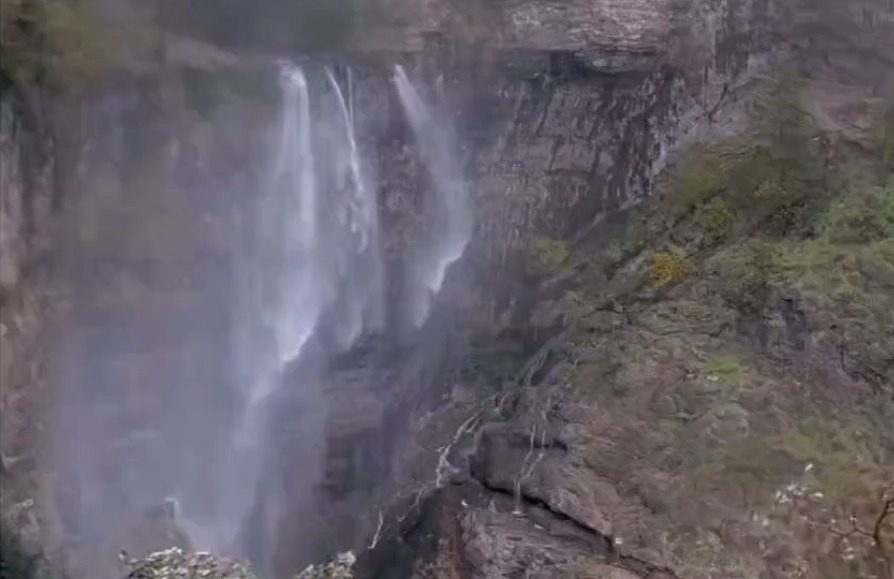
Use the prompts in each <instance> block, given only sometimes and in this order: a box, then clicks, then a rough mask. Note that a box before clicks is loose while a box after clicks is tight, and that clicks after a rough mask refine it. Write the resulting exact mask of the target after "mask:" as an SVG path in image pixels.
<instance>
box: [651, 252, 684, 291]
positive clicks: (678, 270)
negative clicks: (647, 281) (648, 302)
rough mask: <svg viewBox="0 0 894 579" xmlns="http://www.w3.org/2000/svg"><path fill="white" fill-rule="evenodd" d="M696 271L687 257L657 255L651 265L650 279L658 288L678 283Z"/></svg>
mask: <svg viewBox="0 0 894 579" xmlns="http://www.w3.org/2000/svg"><path fill="white" fill-rule="evenodd" d="M693 271H694V268H693V266H692V263H691V262H690V261H689V260H688V259H686V257H684V256H681V255H677V254H675V253H656V254H653V255H652V259H651V261H650V263H649V277H650V278H651V279H652V282H653V283H654V284H655V285H657V286H659V287H660V286H664V285H668V284H672V283H677V282H679V281H680V280H682V279H684V278H685V277H687V276H688V275H690V274H691V273H692V272H693Z"/></svg>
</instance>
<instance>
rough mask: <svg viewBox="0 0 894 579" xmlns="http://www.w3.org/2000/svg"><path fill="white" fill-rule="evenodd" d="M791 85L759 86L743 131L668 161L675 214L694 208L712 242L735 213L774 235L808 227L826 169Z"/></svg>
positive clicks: (824, 188) (810, 123)
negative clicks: (759, 91)
mask: <svg viewBox="0 0 894 579" xmlns="http://www.w3.org/2000/svg"><path fill="white" fill-rule="evenodd" d="M794 89H795V87H794V86H793V85H790V84H788V83H785V82H779V83H776V84H773V85H771V86H769V87H767V88H765V89H764V91H763V92H761V93H760V94H759V95H758V96H757V97H756V98H755V101H754V104H753V107H752V110H751V112H750V122H749V128H748V130H747V131H746V132H745V134H744V135H742V136H741V137H735V138H726V139H722V140H719V141H716V142H715V143H713V144H711V145H709V146H700V147H698V148H694V149H692V150H691V151H689V152H688V153H687V154H685V155H684V156H683V157H682V158H681V159H680V160H679V161H678V162H677V163H676V164H675V165H674V166H673V167H672V169H671V170H670V171H669V175H668V176H667V177H666V182H665V187H664V192H665V199H666V200H667V202H668V204H669V206H670V208H671V210H672V212H673V213H675V214H677V215H679V214H681V213H688V212H691V211H694V210H695V211H697V212H698V213H699V215H700V217H699V219H700V220H702V221H703V227H704V229H705V233H706V234H707V235H708V237H709V239H710V238H712V237H713V238H714V239H713V240H716V238H717V236H722V235H723V234H725V233H726V228H727V227H729V225H731V224H732V222H733V220H734V217H740V216H741V217H743V218H744V219H745V223H746V224H748V225H751V226H752V227H759V228H761V229H763V230H764V231H765V232H766V233H770V234H774V235H789V234H795V235H804V234H806V233H809V232H811V231H812V223H813V218H814V217H815V216H816V215H818V214H819V213H820V209H821V208H822V204H823V203H824V202H825V200H826V193H827V191H828V186H827V182H828V171H827V168H826V165H825V159H824V157H823V153H824V152H825V151H824V149H822V146H821V145H822V144H823V143H824V141H823V139H821V138H819V137H820V133H819V131H818V130H817V129H816V127H815V125H814V123H813V119H812V118H811V117H810V115H809V114H808V113H807V112H806V110H805V109H804V108H803V107H802V106H801V105H800V102H799V100H798V97H797V92H796V91H795V90H794ZM713 240H712V241H713Z"/></svg>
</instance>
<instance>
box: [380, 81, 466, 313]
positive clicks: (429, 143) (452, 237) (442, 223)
mask: <svg viewBox="0 0 894 579" xmlns="http://www.w3.org/2000/svg"><path fill="white" fill-rule="evenodd" d="M394 84H395V87H396V88H397V93H398V96H399V97H400V101H401V104H402V106H403V109H404V111H405V113H406V115H407V119H408V120H409V122H410V126H411V127H412V129H413V133H414V135H415V137H416V142H417V144H418V146H419V149H420V152H421V154H422V158H423V160H424V162H425V164H426V167H427V168H428V170H429V173H430V174H431V178H432V181H433V185H434V189H435V191H434V195H432V197H431V199H430V201H431V202H432V210H431V215H432V219H433V223H432V224H431V226H430V231H431V233H432V235H431V239H430V242H429V245H428V247H427V248H426V251H425V252H423V255H422V256H421V257H420V259H419V260H418V261H417V263H416V264H415V270H416V271H415V275H416V278H417V279H416V281H417V282H419V283H421V284H422V285H423V291H422V292H420V294H419V295H417V296H416V303H415V306H416V307H415V311H414V312H413V317H414V320H413V321H414V322H415V324H416V326H417V327H418V326H420V325H421V324H422V323H423V322H424V321H425V319H426V318H427V316H428V312H429V310H430V308H431V305H430V302H431V298H432V297H433V295H436V294H437V293H438V292H439V291H440V289H441V286H442V285H443V283H444V277H445V275H446V273H447V269H448V268H449V267H450V265H451V264H452V263H454V262H455V261H456V260H458V259H459V258H460V257H461V256H462V254H463V251H465V248H466V245H467V244H468V242H469V239H470V237H471V234H472V223H473V219H472V210H471V204H470V199H469V191H468V186H467V184H466V181H465V179H464V175H463V170H462V167H461V165H460V163H459V159H458V158H457V150H456V148H455V147H454V144H453V139H452V136H451V135H450V133H449V131H448V130H447V129H446V127H445V126H444V125H443V124H441V123H439V122H437V120H436V119H435V118H434V115H433V113H432V110H431V108H430V107H429V106H428V105H427V104H426V103H425V101H424V100H423V98H422V96H421V95H420V94H419V91H417V90H416V88H415V87H414V86H413V83H412V82H411V81H410V79H409V77H408V76H407V73H406V71H405V70H404V69H403V67H402V66H400V65H396V66H395V69H394Z"/></svg>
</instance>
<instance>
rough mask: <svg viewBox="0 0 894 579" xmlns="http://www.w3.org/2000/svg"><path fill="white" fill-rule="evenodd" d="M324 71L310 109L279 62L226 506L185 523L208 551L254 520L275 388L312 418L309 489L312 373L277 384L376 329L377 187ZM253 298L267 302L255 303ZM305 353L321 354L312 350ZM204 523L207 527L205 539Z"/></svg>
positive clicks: (316, 438)
mask: <svg viewBox="0 0 894 579" xmlns="http://www.w3.org/2000/svg"><path fill="white" fill-rule="evenodd" d="M324 75H325V77H326V82H327V84H328V87H329V89H330V92H329V94H328V95H327V94H326V93H325V92H324V93H322V95H321V96H323V97H327V96H331V97H333V98H328V99H327V98H323V99H322V101H321V102H320V103H314V104H316V105H317V106H314V107H312V106H311V105H312V103H311V91H310V90H309V83H308V78H307V76H306V75H305V73H304V72H303V71H302V69H301V68H299V67H296V66H293V65H290V64H283V65H281V74H280V80H281V90H282V99H283V101H282V102H283V104H282V112H281V121H280V122H281V127H280V135H279V139H278V142H277V145H276V147H277V150H276V152H275V155H274V164H273V168H272V171H271V175H270V179H269V181H270V184H269V187H268V190H267V191H266V192H264V193H263V195H264V199H263V204H264V206H265V211H264V214H263V216H262V219H261V221H260V223H259V224H258V230H259V233H260V240H259V242H258V243H257V244H256V245H257V246H258V247H255V248H254V252H255V253H256V254H257V255H247V256H245V257H246V259H248V260H254V261H258V262H259V263H263V264H265V265H263V266H262V267H261V268H260V270H258V269H257V268H255V269H256V272H257V274H258V275H257V276H258V277H259V278H260V279H261V281H260V285H261V290H260V291H259V290H258V288H255V289H254V290H249V291H248V293H249V294H252V293H253V294H255V298H251V296H250V297H249V299H248V301H247V303H246V304H243V305H242V306H241V307H239V308H237V309H239V310H240V311H242V310H244V311H245V312H247V314H243V315H248V316H256V317H258V318H260V327H257V328H256V330H255V331H252V330H251V329H250V328H251V326H252V324H253V323H254V324H255V325H256V326H257V325H258V322H257V321H254V322H253V321H252V319H248V320H247V321H246V323H243V324H241V326H240V327H241V329H240V330H239V331H240V332H242V333H249V334H250V335H253V336H264V335H265V334H266V335H267V336H268V337H267V338H262V339H261V340H260V341H257V340H255V343H254V344H250V342H251V340H246V339H244V338H242V339H238V340H237V344H239V346H238V347H240V348H247V349H248V350H250V351H249V352H248V354H246V352H244V351H240V352H236V354H237V355H239V356H241V358H242V359H243V360H244V363H243V365H242V368H241V369H240V371H239V373H238V374H239V375H240V377H241V378H242V380H244V382H245V390H244V392H243V394H242V398H243V400H244V402H243V404H242V410H241V413H240V415H239V416H238V417H237V423H236V424H235V425H234V430H233V438H232V440H231V442H230V447H231V448H230V452H229V453H228V458H227V461H226V462H227V465H226V466H225V467H224V469H223V470H224V472H223V477H222V478H223V482H222V483H221V485H222V487H224V488H225V490H224V491H222V493H223V496H224V497H225V499H224V500H223V501H221V502H220V504H221V507H220V508H221V512H220V513H219V516H218V517H217V518H216V519H214V520H210V521H206V522H204V523H203V524H198V523H197V522H195V521H192V522H191V523H192V524H191V526H190V530H191V531H192V534H193V535H194V536H196V537H202V538H203V539H204V544H205V546H208V547H213V548H230V547H231V546H232V544H233V541H236V540H238V539H237V534H238V533H240V532H241V533H244V532H245V528H244V525H245V524H246V521H247V518H248V517H249V515H250V513H251V512H252V511H253V510H257V509H258V508H259V507H258V506H257V504H256V496H257V492H258V491H257V490H256V489H257V488H258V485H259V484H261V481H262V478H263V472H264V468H265V466H264V464H265V460H267V461H270V460H273V461H275V460H276V458H275V457H270V456H269V454H268V453H269V448H268V446H269V444H270V442H271V441H270V440H269V433H268V432H267V426H266V425H267V424H268V423H270V421H271V419H272V414H271V413H272V411H273V409H274V407H275V406H277V405H278V404H279V403H278V402H277V401H276V400H277V397H278V396H279V394H278V393H279V390H280V389H282V388H286V387H288V388H293V389H295V388H297V391H295V392H293V393H291V394H290V395H289V396H290V398H291V399H292V400H299V401H300V404H301V406H302V407H303V408H306V409H308V410H309V411H310V412H311V413H312V415H313V419H312V420H311V419H306V420H305V421H304V423H303V424H301V425H300V428H301V429H302V432H303V435H302V436H303V438H304V439H305V444H306V449H303V453H302V454H303V455H302V460H304V461H306V464H307V465H308V466H307V481H306V484H307V486H308V489H306V490H308V491H309V488H310V486H311V485H312V484H313V483H314V482H316V481H315V480H313V477H314V476H316V468H317V463H318V462H319V460H320V457H318V456H315V455H314V453H318V452H320V450H319V449H320V448H321V447H322V436H323V434H322V428H323V424H322V417H323V416H324V415H325V412H324V410H325V408H324V404H325V402H324V400H323V398H322V395H321V393H320V391H319V386H318V384H317V383H318V376H315V375H312V374H308V373H306V372H305V373H303V374H301V376H300V380H302V383H301V384H285V383H284V377H285V371H286V369H287V367H288V366H289V365H290V364H292V363H293V362H295V361H296V360H298V359H299V358H301V357H302V356H304V355H305V354H306V352H305V350H306V346H307V344H308V342H309V341H311V340H315V339H316V340H317V341H319V339H321V338H322V339H323V340H324V341H325V340H326V339H328V340H329V341H328V342H327V343H328V344H329V346H328V348H329V349H330V350H331V349H332V348H334V349H335V350H339V349H347V348H350V346H351V345H353V343H354V342H355V341H356V340H357V339H358V338H359V337H360V336H361V335H362V334H363V333H364V332H367V331H371V330H375V329H377V328H378V326H379V325H380V324H381V317H382V314H381V309H382V304H381V301H382V280H381V277H382V272H381V269H382V266H381V261H380V254H379V247H378V242H379V234H378V215H377V207H376V203H375V197H374V188H373V187H370V186H369V184H368V183H367V181H366V176H365V174H364V170H363V163H362V161H361V157H360V152H359V150H358V146H357V140H356V136H355V134H354V125H353V122H352V115H351V106H350V105H349V102H348V101H347V100H346V99H345V97H344V94H343V92H342V90H341V87H340V86H339V84H338V82H337V80H336V78H335V76H334V74H333V73H332V71H331V70H329V69H328V68H327V69H325V70H324ZM333 103H334V106H332V105H333ZM327 105H328V106H327ZM259 258H260V259H259ZM267 264H269V265H267ZM246 275H248V274H246ZM259 293H260V294H263V295H264V296H267V297H266V298H262V299H260V300H259V299H256V295H257V294H259ZM252 304H253V305H252ZM259 310H260V311H259ZM247 343H248V344H249V345H248V346H246V344H247ZM307 355H311V356H320V355H322V353H321V352H320V351H319V349H315V350H314V353H313V354H307ZM311 366H313V365H312V364H311ZM265 455H267V457H266V458H265ZM291 490H292V491H293V492H300V491H301V489H291ZM262 494H268V495H269V491H263V492H262ZM308 496H309V492H308ZM263 500H268V499H263ZM269 500H270V501H276V500H279V499H276V498H275V497H270V498H269ZM187 506H188V505H187ZM260 508H261V510H262V511H263V510H269V508H266V509H265V507H263V506H262V507H260ZM184 510H185V511H188V509H184ZM187 516H188V512H187ZM264 525H266V526H267V528H268V530H267V531H264V532H272V531H269V528H270V523H269V521H267V522H265V523H262V526H264ZM209 527H214V529H215V530H214V532H213V533H212V532H209V531H208V530H207V528H209ZM221 530H225V532H224V534H225V537H221ZM242 547H244V545H242ZM259 564H262V562H259Z"/></svg>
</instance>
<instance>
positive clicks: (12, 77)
mask: <svg viewBox="0 0 894 579" xmlns="http://www.w3.org/2000/svg"><path fill="white" fill-rule="evenodd" d="M0 6H2V9H0V18H2V20H0V48H2V51H0V73H2V76H3V81H4V83H11V84H13V85H18V86H27V85H32V84H47V85H49V86H50V87H52V88H54V89H56V90H63V89H64V90H68V91H72V90H77V89H79V88H81V87H83V86H84V85H86V84H89V83H90V82H92V81H93V80H95V79H96V78H97V77H98V76H99V75H100V74H101V73H102V71H103V70H104V69H105V68H106V66H107V65H108V62H109V57H110V50H111V49H110V47H109V46H108V45H107V44H106V42H105V40H104V39H103V36H102V35H101V33H100V31H99V30H98V29H97V28H96V27H95V26H93V23H92V20H91V19H90V18H89V16H88V15H87V14H86V13H85V12H84V11H83V10H82V9H81V8H80V6H78V5H76V4H74V3H72V2H71V1H69V0H2V3H0Z"/></svg>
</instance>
